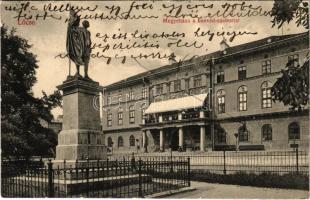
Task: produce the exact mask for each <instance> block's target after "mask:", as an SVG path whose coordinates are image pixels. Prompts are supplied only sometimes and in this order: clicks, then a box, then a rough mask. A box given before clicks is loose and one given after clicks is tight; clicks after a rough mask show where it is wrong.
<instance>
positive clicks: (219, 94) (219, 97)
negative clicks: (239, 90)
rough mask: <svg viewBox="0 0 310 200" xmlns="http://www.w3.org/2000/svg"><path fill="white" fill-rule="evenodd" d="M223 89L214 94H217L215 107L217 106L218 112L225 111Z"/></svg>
mask: <svg viewBox="0 0 310 200" xmlns="http://www.w3.org/2000/svg"><path fill="white" fill-rule="evenodd" d="M225 94H226V93H225V91H224V90H219V91H218V92H217V94H216V96H217V108H218V113H219V114H221V113H225Z"/></svg>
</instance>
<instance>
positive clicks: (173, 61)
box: [168, 53, 177, 65]
mask: <svg viewBox="0 0 310 200" xmlns="http://www.w3.org/2000/svg"><path fill="white" fill-rule="evenodd" d="M175 57H176V56H175V55H174V53H172V54H170V56H169V58H168V61H169V64H170V65H172V64H174V63H176V62H177V61H176V59H175Z"/></svg>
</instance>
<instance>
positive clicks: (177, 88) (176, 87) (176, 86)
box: [174, 80, 181, 92]
mask: <svg viewBox="0 0 310 200" xmlns="http://www.w3.org/2000/svg"><path fill="white" fill-rule="evenodd" d="M174 91H175V92H178V91H181V80H175V81H174Z"/></svg>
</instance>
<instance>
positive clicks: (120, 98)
mask: <svg viewBox="0 0 310 200" xmlns="http://www.w3.org/2000/svg"><path fill="white" fill-rule="evenodd" d="M120 102H122V94H118V103H120Z"/></svg>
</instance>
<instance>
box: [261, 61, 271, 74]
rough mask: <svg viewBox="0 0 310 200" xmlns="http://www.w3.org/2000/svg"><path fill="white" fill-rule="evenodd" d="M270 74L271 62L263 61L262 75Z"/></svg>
mask: <svg viewBox="0 0 310 200" xmlns="http://www.w3.org/2000/svg"><path fill="white" fill-rule="evenodd" d="M269 73H271V60H265V61H263V62H262V74H269Z"/></svg>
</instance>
